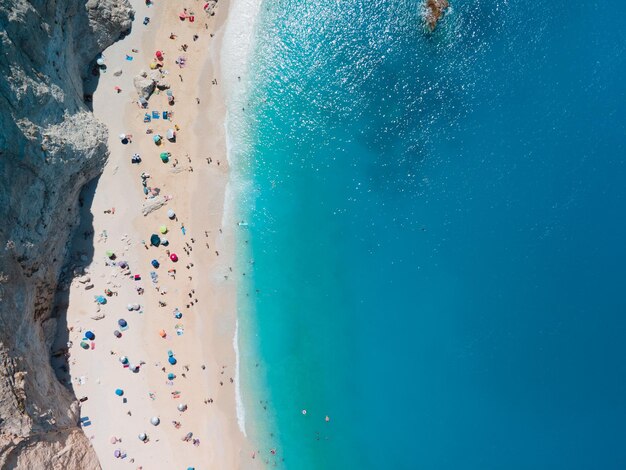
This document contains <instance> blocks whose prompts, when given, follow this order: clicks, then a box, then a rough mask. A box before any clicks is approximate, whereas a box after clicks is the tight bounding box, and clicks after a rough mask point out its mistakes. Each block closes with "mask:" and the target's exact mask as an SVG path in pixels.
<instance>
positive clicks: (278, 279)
mask: <svg viewBox="0 0 626 470" xmlns="http://www.w3.org/2000/svg"><path fill="white" fill-rule="evenodd" d="M451 3H452V5H453V11H452V12H451V13H450V14H448V15H447V16H446V18H445V19H444V20H443V22H442V23H441V24H440V25H439V27H438V28H437V30H436V31H435V32H434V33H433V34H429V33H426V32H425V31H424V29H423V28H422V27H421V20H420V11H419V4H420V2H418V1H405V0H399V1H394V2H391V1H388V2H381V1H379V0H373V1H367V2H366V1H362V0H346V1H341V2H339V1H336V2H331V1H328V0H321V1H320V2H304V1H302V0H298V1H296V0H276V1H273V2H267V1H266V2H264V3H263V5H262V8H261V14H260V16H259V23H258V26H257V33H256V46H255V49H254V53H253V57H252V62H251V69H250V70H251V72H250V74H249V76H248V77H246V80H245V82H246V84H247V86H248V87H249V90H250V92H249V94H248V96H247V97H246V100H245V103H242V104H243V105H245V108H246V111H245V112H242V113H240V114H239V115H238V116H237V117H236V119H239V125H240V126H242V127H243V128H245V132H244V134H245V136H246V137H245V141H246V143H247V145H243V144H240V145H238V144H237V136H234V148H233V155H234V156H235V157H236V158H235V160H236V164H235V170H234V171H235V177H236V178H242V179H244V180H247V181H248V182H249V183H250V185H251V187H252V188H253V190H249V189H248V190H246V192H245V193H242V194H241V195H240V196H239V198H240V211H241V216H242V218H245V220H246V221H247V222H248V223H249V226H248V227H242V229H241V232H240V233H241V236H240V242H241V244H242V246H243V243H244V240H246V241H247V244H246V245H245V247H246V250H248V251H245V252H244V253H245V254H244V255H242V265H243V266H245V267H246V270H247V271H248V272H247V276H246V278H245V279H246V282H244V283H242V288H241V293H240V300H241V305H242V308H241V312H240V318H241V323H242V325H243V326H242V328H243V330H244V331H243V334H244V336H246V337H247V338H248V339H249V344H248V345H247V346H244V348H243V349H244V353H243V355H244V364H243V366H244V372H245V375H246V377H247V378H246V382H247V384H248V387H249V388H250V387H253V388H255V389H256V390H254V391H253V394H258V395H259V396H258V397H257V399H263V400H265V399H266V400H268V403H267V410H264V409H263V408H262V407H261V406H260V405H259V403H258V401H256V400H253V399H251V398H249V399H248V402H249V403H248V421H249V424H252V426H253V427H254V428H256V429H257V430H256V431H253V438H255V439H257V440H259V441H260V442H262V444H261V445H262V446H266V447H269V446H270V445H272V446H276V447H277V456H276V457H272V460H278V461H280V460H281V459H283V458H284V464H283V465H284V467H285V468H289V469H322V468H323V469H335V468H336V469H345V468H359V469H370V468H371V469H379V468H395V469H401V468H419V469H455V470H456V469H504V468H506V469H531V468H532V469H554V468H564V469H565V468H567V469H592V468H594V469H595V468H602V469H618V468H626V445H624V443H625V442H626V221H625V214H626V211H625V210H624V208H625V203H626V164H625V151H626V145H625V137H626V110H625V106H626V80H625V77H626V54H625V48H626V28H624V26H625V25H626V23H625V22H624V17H625V15H626V3H623V2H618V1H616V0H609V1H604V2H593V1H592V2H582V1H579V2H572V1H568V2H566V1H564V0H555V1H553V2H531V1H522V0H520V1H504V0H482V1H479V0H465V1H459V0H451ZM242 123H243V124H242ZM242 142H243V140H242ZM244 258H245V259H244ZM249 258H253V259H254V266H253V267H252V266H250V265H249V264H248V262H249ZM257 289H258V291H259V292H258V293H257V292H256V290H257ZM256 362H258V363H259V366H258V367H255V363H256ZM302 409H306V410H307V414H306V416H303V415H302V413H301V410H302ZM326 415H328V416H329V417H330V419H331V420H330V422H328V423H326V422H325V420H324V417H325V416H326ZM270 432H274V433H275V434H274V436H270V435H269V433H270ZM266 447H263V449H264V450H263V451H262V454H261V457H270V455H269V454H268V452H267V448H266Z"/></svg>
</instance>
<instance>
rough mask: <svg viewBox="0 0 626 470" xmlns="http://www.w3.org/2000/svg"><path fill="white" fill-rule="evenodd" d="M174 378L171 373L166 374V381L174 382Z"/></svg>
mask: <svg viewBox="0 0 626 470" xmlns="http://www.w3.org/2000/svg"><path fill="white" fill-rule="evenodd" d="M175 378H176V376H175V375H174V374H172V373H171V372H170V373H169V374H167V380H174V379H175Z"/></svg>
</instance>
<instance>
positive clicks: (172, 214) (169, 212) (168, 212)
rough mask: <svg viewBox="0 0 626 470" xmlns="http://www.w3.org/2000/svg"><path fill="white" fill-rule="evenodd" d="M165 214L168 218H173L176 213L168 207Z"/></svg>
mask: <svg viewBox="0 0 626 470" xmlns="http://www.w3.org/2000/svg"><path fill="white" fill-rule="evenodd" d="M167 216H168V217H169V218H170V219H173V218H174V217H176V213H175V212H174V211H173V210H172V209H169V210H168V211H167Z"/></svg>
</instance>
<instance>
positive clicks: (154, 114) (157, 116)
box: [152, 111, 161, 119]
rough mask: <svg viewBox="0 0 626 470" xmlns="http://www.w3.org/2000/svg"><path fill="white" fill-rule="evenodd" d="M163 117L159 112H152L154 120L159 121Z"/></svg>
mask: <svg viewBox="0 0 626 470" xmlns="http://www.w3.org/2000/svg"><path fill="white" fill-rule="evenodd" d="M160 117H161V115H160V114H159V112H158V111H152V119H159V118H160Z"/></svg>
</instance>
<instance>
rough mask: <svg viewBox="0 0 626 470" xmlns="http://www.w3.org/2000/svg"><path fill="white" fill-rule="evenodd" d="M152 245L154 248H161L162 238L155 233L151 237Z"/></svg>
mask: <svg viewBox="0 0 626 470" xmlns="http://www.w3.org/2000/svg"><path fill="white" fill-rule="evenodd" d="M150 244H151V245H154V246H159V245H160V244H161V238H160V237H159V236H158V235H157V234H156V233H153V234H152V235H150Z"/></svg>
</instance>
